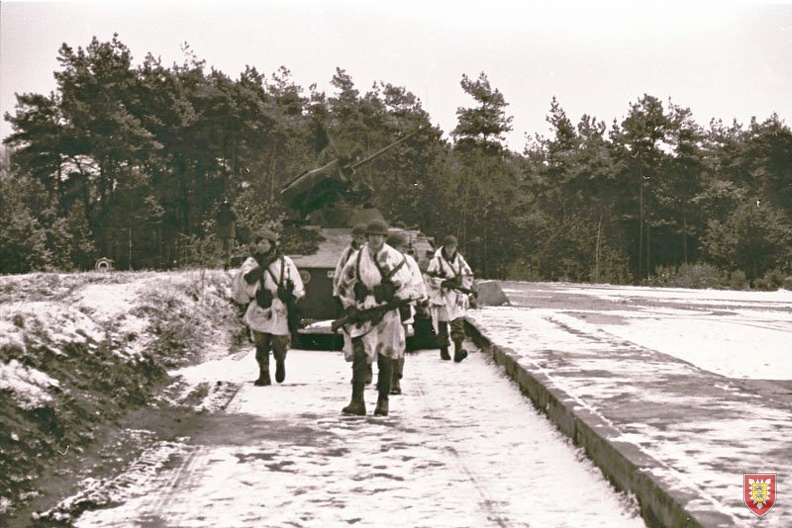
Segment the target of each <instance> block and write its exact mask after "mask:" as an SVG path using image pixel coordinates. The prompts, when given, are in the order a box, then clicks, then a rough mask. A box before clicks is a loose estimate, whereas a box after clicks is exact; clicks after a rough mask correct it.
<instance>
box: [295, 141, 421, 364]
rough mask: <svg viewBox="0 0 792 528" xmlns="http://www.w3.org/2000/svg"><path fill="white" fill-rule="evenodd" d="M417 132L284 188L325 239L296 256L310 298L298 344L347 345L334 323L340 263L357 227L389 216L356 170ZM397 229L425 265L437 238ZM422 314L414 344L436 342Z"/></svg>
mask: <svg viewBox="0 0 792 528" xmlns="http://www.w3.org/2000/svg"><path fill="white" fill-rule="evenodd" d="M414 133H415V132H414ZM414 133H413V134H414ZM413 134H409V135H406V136H404V137H402V138H401V139H399V140H397V141H394V142H393V143H391V144H390V145H387V146H385V147H383V148H382V149H380V150H378V151H376V152H374V153H373V154H371V155H369V156H367V157H366V158H364V159H362V160H360V161H355V162H350V161H348V160H346V159H345V158H343V157H342V158H337V159H335V160H333V161H331V162H330V163H327V164H326V165H324V166H322V167H319V168H316V169H313V170H309V171H306V172H303V173H302V174H300V175H298V176H297V177H296V178H294V179H293V180H291V181H290V182H289V183H287V184H286V185H285V186H284V187H283V188H282V189H281V193H280V194H281V198H282V199H283V201H284V203H285V204H286V205H287V206H288V208H289V210H290V211H291V212H292V215H293V216H292V218H290V220H289V221H291V222H294V223H299V224H303V225H302V228H303V229H306V230H311V231H313V232H314V233H315V234H316V235H317V238H318V239H319V240H320V242H319V244H318V249H317V250H316V251H315V252H314V253H311V254H307V255H295V254H292V255H290V256H291V257H292V259H293V260H294V263H295V264H296V265H297V268H298V269H299V270H300V275H301V277H302V280H303V283H304V284H305V298H304V299H303V300H302V301H301V302H300V303H299V310H300V316H301V324H300V328H299V330H298V331H297V335H292V341H293V343H292V344H293V346H294V347H296V348H308V349H311V348H318V349H331V350H338V349H340V348H341V345H342V342H343V340H342V337H341V335H340V334H337V333H335V332H333V331H332V329H331V327H330V324H331V322H332V320H333V319H335V318H337V317H339V316H340V315H341V313H339V308H338V306H337V305H336V303H335V301H334V299H333V274H334V272H335V267H336V264H337V263H338V260H339V258H340V257H341V254H342V253H343V252H344V249H345V248H346V247H347V246H348V245H349V244H350V243H351V242H352V226H354V225H356V224H358V223H366V224H367V223H368V222H370V221H372V220H374V219H380V220H386V221H387V219H385V218H383V216H382V214H381V213H380V212H379V211H378V210H377V209H373V208H368V207H365V206H364V205H362V204H365V202H366V201H367V200H368V198H369V197H370V196H371V192H372V191H371V189H368V188H363V187H361V186H360V184H359V183H358V182H356V181H354V178H353V176H354V171H355V169H356V168H357V167H359V166H361V165H362V164H364V163H367V162H368V161H371V160H372V159H374V158H375V157H377V156H380V155H381V154H383V153H385V152H386V151H388V150H390V149H391V148H393V147H394V146H396V145H397V144H399V143H401V142H403V141H405V140H406V139H407V138H409V137H410V136H412V135H413ZM391 232H393V233H400V234H401V235H402V236H403V237H404V239H405V240H407V242H408V247H409V250H410V253H411V254H412V255H413V257H414V258H415V260H416V261H417V262H418V265H419V266H420V267H421V269H422V270H425V269H426V267H427V266H428V264H429V259H430V258H431V255H432V253H433V250H434V249H433V241H432V239H431V238H429V237H427V236H425V235H423V234H422V233H421V232H420V231H419V230H417V229H404V228H392V229H391ZM419 319H420V320H417V321H416V324H415V325H414V328H412V329H410V330H409V331H408V338H407V345H408V348H409V349H417V348H431V347H433V346H434V343H435V338H434V335H433V333H432V332H431V324H429V322H428V321H427V320H425V319H421V318H419ZM415 328H417V329H418V331H415Z"/></svg>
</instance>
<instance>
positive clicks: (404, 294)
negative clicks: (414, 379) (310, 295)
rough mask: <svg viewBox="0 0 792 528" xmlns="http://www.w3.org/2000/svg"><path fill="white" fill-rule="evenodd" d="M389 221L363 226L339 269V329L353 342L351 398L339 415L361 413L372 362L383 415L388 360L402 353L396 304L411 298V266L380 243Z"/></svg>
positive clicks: (387, 391)
mask: <svg viewBox="0 0 792 528" xmlns="http://www.w3.org/2000/svg"><path fill="white" fill-rule="evenodd" d="M387 236H388V226H387V224H386V223H385V222H384V221H382V220H374V221H372V222H370V223H369V224H368V226H367V227H366V238H367V240H368V244H367V245H366V246H364V247H363V248H362V249H361V250H360V251H358V252H357V253H356V254H355V258H353V259H350V261H349V262H347V264H346V265H345V266H344V269H343V271H342V272H341V278H340V280H339V283H338V294H339V297H340V300H341V303H342V304H343V306H344V309H345V311H346V321H347V322H346V324H345V328H344V331H345V332H348V333H349V335H350V338H351V344H352V357H351V358H350V357H349V356H347V358H346V359H347V361H349V360H350V359H351V361H352V399H351V401H350V403H349V405H347V406H346V407H344V408H343V409H342V412H343V413H344V414H353V415H359V416H363V415H365V414H366V402H365V399H364V389H365V380H366V373H367V366H368V365H370V364H371V363H373V362H374V361H377V367H378V372H377V392H378V397H377V406H376V408H375V410H374V414H375V415H378V416H387V415H388V411H389V409H388V395H389V394H390V385H391V376H392V360H394V359H397V360H398V359H400V358H402V357H404V349H405V345H406V337H405V333H404V326H403V325H402V321H401V317H400V315H399V307H400V306H403V305H406V304H407V303H408V302H409V301H410V297H409V293H410V290H409V287H408V285H409V283H410V280H411V275H410V270H409V268H408V267H407V261H406V259H405V258H404V255H402V254H401V253H399V252H398V251H396V250H395V249H393V248H392V247H390V246H389V245H387V244H385V237H387Z"/></svg>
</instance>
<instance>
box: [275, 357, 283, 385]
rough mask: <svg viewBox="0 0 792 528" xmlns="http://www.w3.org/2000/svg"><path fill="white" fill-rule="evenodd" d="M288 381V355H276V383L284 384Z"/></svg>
mask: <svg viewBox="0 0 792 528" xmlns="http://www.w3.org/2000/svg"><path fill="white" fill-rule="evenodd" d="M285 379H286V353H285V352H283V353H280V354H275V381H277V382H278V383H283V380H285Z"/></svg>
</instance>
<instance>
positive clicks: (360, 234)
mask: <svg viewBox="0 0 792 528" xmlns="http://www.w3.org/2000/svg"><path fill="white" fill-rule="evenodd" d="M365 245H366V224H364V223H359V224H355V226H354V227H353V228H352V242H350V244H349V245H348V246H347V247H345V248H344V252H343V253H341V258H339V259H338V263H337V264H336V268H335V272H334V274H333V299H334V300H335V301H336V305H337V306H338V310H339V311H341V312H343V311H344V307H343V305H342V304H341V298H340V297H339V295H338V283H339V282H340V281H341V272H342V271H343V270H344V266H346V263H347V262H349V259H351V258H353V257H354V256H355V255H356V253H357V251H358V250H360V248H362V247H363V246H365ZM342 335H343V340H344V345H343V347H342V348H341V350H343V351H344V355H345V356H346V357H347V358H349V361H351V358H352V338H351V337H349V333H348V332H342ZM372 377H373V373H372V370H371V364H369V365H368V375H367V377H366V385H368V384H369V383H371V378H372Z"/></svg>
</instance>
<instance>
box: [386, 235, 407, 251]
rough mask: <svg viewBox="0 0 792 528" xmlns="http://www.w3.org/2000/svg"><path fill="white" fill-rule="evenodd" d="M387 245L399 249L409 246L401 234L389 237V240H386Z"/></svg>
mask: <svg viewBox="0 0 792 528" xmlns="http://www.w3.org/2000/svg"><path fill="white" fill-rule="evenodd" d="M385 243H386V244H388V245H389V246H390V247H394V248H398V247H401V246H405V245H407V240H406V239H405V238H404V235H402V234H401V233H391V234H389V235H388V238H386V239H385Z"/></svg>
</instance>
